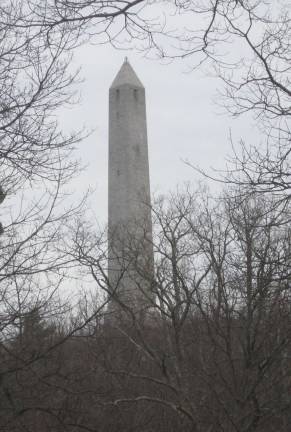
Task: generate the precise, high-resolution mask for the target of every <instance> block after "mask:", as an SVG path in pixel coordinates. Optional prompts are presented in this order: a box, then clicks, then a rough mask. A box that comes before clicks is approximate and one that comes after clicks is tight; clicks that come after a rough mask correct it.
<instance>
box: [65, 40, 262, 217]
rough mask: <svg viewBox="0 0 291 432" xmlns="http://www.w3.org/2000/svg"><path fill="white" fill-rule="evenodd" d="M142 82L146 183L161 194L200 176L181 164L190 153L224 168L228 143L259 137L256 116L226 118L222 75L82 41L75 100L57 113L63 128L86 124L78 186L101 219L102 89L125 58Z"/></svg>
mask: <svg viewBox="0 0 291 432" xmlns="http://www.w3.org/2000/svg"><path fill="white" fill-rule="evenodd" d="M125 56H128V58H129V61H130V63H131V65H132V66H133V68H134V70H135V71H136V73H137V75H138V77H139V78H140V80H141V81H142V83H143V84H144V86H145V88H146V100H147V122H148V144H149V158H150V178H151V190H152V192H153V193H155V194H161V193H162V194H164V193H167V192H168V191H169V190H173V189H175V188H176V186H177V185H182V184H183V183H185V182H191V183H192V184H195V182H197V181H198V179H199V176H198V175H197V174H196V173H195V172H194V170H193V169H191V168H190V167H189V166H187V165H186V164H185V160H188V161H189V162H190V163H192V164H193V165H199V166H200V167H201V168H203V169H205V170H209V169H210V168H211V167H215V168H222V167H223V166H224V164H225V158H226V157H227V155H229V154H231V146H230V142H229V134H230V131H231V132H232V136H233V140H234V142H235V143H236V142H238V141H239V139H241V138H243V139H245V140H247V141H248V142H250V141H249V140H250V138H251V137H252V139H258V134H257V133H256V132H254V126H255V121H254V120H252V119H250V118H247V117H243V118H240V119H234V118H231V117H230V116H229V115H228V114H226V113H225V112H224V111H223V109H222V108H221V107H219V106H218V105H217V104H216V103H215V102H214V101H215V100H216V101H219V96H218V93H217V92H218V90H219V89H222V85H221V82H220V81H218V80H217V79H216V78H213V77H211V76H210V73H207V72H205V70H202V69H200V70H196V71H192V72H189V69H190V67H189V66H190V65H191V60H190V61H189V60H188V61H187V63H186V62H182V61H176V62H172V63H170V64H167V65H165V64H162V63H161V62H159V61H158V60H148V59H146V58H144V57H143V55H142V54H137V53H134V52H133V51H131V52H127V51H121V50H115V49H114V48H112V47H111V46H109V45H107V46H102V45H95V46H83V47H81V48H80V49H79V51H78V52H77V55H76V56H75V60H74V66H75V67H76V68H78V67H81V73H80V76H81V77H82V78H83V82H82V84H81V85H80V91H81V103H80V104H79V105H77V106H75V107H74V108H72V109H69V110H66V111H65V112H64V113H63V115H62V117H61V119H62V122H63V124H64V125H65V127H66V128H68V129H70V128H71V127H73V128H74V129H78V128H81V127H82V126H83V125H85V126H86V127H87V128H88V129H93V130H94V131H93V133H92V134H91V135H90V136H89V137H88V138H87V139H86V140H85V141H83V142H82V143H81V144H80V145H79V150H78V154H79V156H80V157H81V159H82V162H83V163H84V164H86V165H87V169H86V170H85V171H84V172H83V173H82V175H81V178H80V179H79V180H78V182H77V184H78V191H79V192H82V191H85V189H86V187H91V188H94V189H95V192H94V195H93V196H92V198H91V204H92V209H93V211H94V214H95V215H96V218H97V219H98V220H99V221H100V222H101V223H103V222H106V220H107V157H108V90H109V87H110V85H111V83H112V81H113V79H114V77H115V75H116V74H117V72H118V70H119V69H120V67H121V65H122V63H123V61H124V57H125Z"/></svg>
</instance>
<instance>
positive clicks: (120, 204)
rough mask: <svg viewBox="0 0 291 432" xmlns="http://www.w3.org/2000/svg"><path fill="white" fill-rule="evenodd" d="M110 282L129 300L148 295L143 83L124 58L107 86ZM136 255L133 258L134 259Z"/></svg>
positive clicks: (147, 184) (149, 227) (149, 261)
mask: <svg viewBox="0 0 291 432" xmlns="http://www.w3.org/2000/svg"><path fill="white" fill-rule="evenodd" d="M108 190H109V196H108V235H109V265H108V267H109V283H110V290H111V291H113V292H114V293H115V294H118V296H119V299H121V300H122V302H126V303H127V304H128V305H129V306H131V305H134V306H135V307H139V308H140V307H142V306H143V305H145V304H146V303H147V300H146V298H147V297H148V298H150V293H149V282H148V279H150V277H149V278H148V277H147V275H145V278H143V277H142V275H141V274H142V272H143V270H139V271H137V267H138V268H139V269H141V268H144V269H145V273H146V269H147V268H148V271H149V275H148V276H150V272H152V269H153V248H152V244H151V239H152V224H151V208H150V180H149V161H148V143H147V124H146V104H145V89H144V87H143V85H142V83H141V82H140V80H139V79H138V77H137V76H136V74H135V72H134V70H133V69H132V67H131V65H130V64H129V62H128V61H127V59H125V62H124V63H123V65H122V67H121V69H120V71H119V72H118V74H117V76H116V78H115V79H114V81H113V83H112V85H111V87H110V90H109V188H108ZM135 256H136V259H135Z"/></svg>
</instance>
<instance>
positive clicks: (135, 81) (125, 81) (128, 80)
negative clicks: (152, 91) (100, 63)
mask: <svg viewBox="0 0 291 432" xmlns="http://www.w3.org/2000/svg"><path fill="white" fill-rule="evenodd" d="M123 85H129V86H133V87H143V85H142V83H141V81H140V80H139V78H138V77H137V75H136V73H135V72H134V70H133V68H132V66H131V65H130V63H129V61H128V58H127V57H125V59H124V62H123V65H122V66H121V68H120V70H119V72H118V74H117V75H116V77H115V79H114V81H113V83H112V84H111V87H110V88H117V87H121V86H123Z"/></svg>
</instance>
